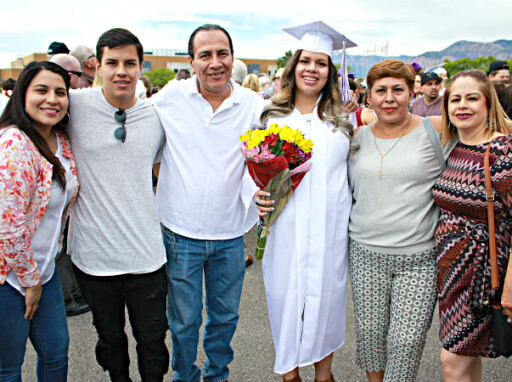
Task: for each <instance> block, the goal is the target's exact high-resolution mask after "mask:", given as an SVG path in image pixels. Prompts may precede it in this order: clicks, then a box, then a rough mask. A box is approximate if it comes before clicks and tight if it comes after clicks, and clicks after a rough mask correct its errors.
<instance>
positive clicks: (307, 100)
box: [255, 22, 353, 382]
mask: <svg viewBox="0 0 512 382" xmlns="http://www.w3.org/2000/svg"><path fill="white" fill-rule="evenodd" d="M313 25H314V28H315V29H318V22H317V23H313V24H308V25H306V26H302V28H303V27H306V28H305V29H306V33H303V31H301V30H299V31H298V32H297V28H290V29H292V31H291V32H290V29H288V30H286V31H287V32H289V33H290V34H292V35H294V36H295V37H298V38H299V39H300V38H301V37H302V40H301V46H304V49H299V50H297V51H296V52H295V54H294V55H293V56H292V57H291V59H290V61H289V62H288V64H287V66H286V68H285V69H284V72H283V75H282V77H281V84H280V90H279V94H278V95H277V96H276V97H274V98H273V100H272V102H271V104H269V105H267V107H266V108H265V110H264V112H263V114H262V122H263V123H264V124H266V126H267V127H269V126H270V125H272V124H274V123H277V124H278V125H279V126H281V127H282V126H284V125H288V126H290V127H291V128H292V129H300V130H301V131H302V132H303V133H304V134H305V137H306V138H307V139H311V140H312V141H313V144H314V146H313V151H312V157H311V159H310V160H311V161H312V167H311V170H310V171H309V172H308V173H307V174H306V175H305V177H304V179H303V180H302V182H301V183H300V185H299V186H298V187H297V189H296V190H295V193H294V194H293V196H292V197H291V199H290V200H289V202H288V204H287V205H286V207H285V208H284V210H283V212H282V214H281V215H280V216H279V217H278V218H277V221H276V223H275V224H274V225H273V226H272V227H271V228H270V232H271V233H270V236H269V238H268V242H267V246H266V250H265V255H264V258H263V277H264V281H265V289H266V295H267V304H268V311H269V317H270V324H271V327H272V334H273V338H274V346H275V351H276V361H275V367H274V370H275V372H276V373H279V374H283V380H284V381H300V377H299V369H298V368H299V367H300V366H306V365H310V364H314V365H315V381H317V382H320V381H326V382H327V381H329V382H330V381H334V377H333V375H332V373H331V363H332V355H333V352H334V351H335V350H336V349H338V348H339V347H340V346H342V345H343V343H344V340H345V314H346V310H345V305H346V285H347V272H348V271H347V229H348V218H349V214H350V207H351V204H352V196H351V193H350V189H349V186H348V181H347V159H348V154H349V149H350V139H351V137H352V135H353V127H352V125H351V124H350V123H348V122H347V121H346V120H345V119H342V118H341V113H342V103H341V97H340V91H339V87H338V79H337V70H336V67H335V66H334V65H333V63H332V60H331V56H332V50H333V40H334V49H339V48H341V47H342V46H343V45H342V44H343V40H341V41H340V39H342V38H344V36H342V35H341V34H339V33H338V32H336V31H334V30H333V29H331V28H330V27H328V26H327V25H325V24H323V23H321V25H320V31H318V30H317V31H314V32H312V33H310V32H311V31H310V30H308V28H309V27H311V26H313ZM299 29H300V27H299ZM297 34H299V35H298V36H297ZM308 35H309V37H308ZM311 35H312V36H311ZM310 37H311V38H310ZM308 38H309V40H312V41H310V42H308V41H307V40H308ZM346 41H349V40H346ZM340 45H341V46H340ZM263 195H266V193H265V192H264V191H259V192H257V193H256V196H255V201H256V203H257V205H258V209H259V213H260V215H261V214H264V213H266V212H269V211H270V208H271V203H272V200H270V201H263V200H261V199H260V198H261V197H262V196H263Z"/></svg>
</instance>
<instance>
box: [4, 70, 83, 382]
mask: <svg viewBox="0 0 512 382" xmlns="http://www.w3.org/2000/svg"><path fill="white" fill-rule="evenodd" d="M69 81H70V79H69V75H68V73H67V72H66V71H65V70H64V69H62V68H61V67H60V66H58V65H56V64H54V63H51V62H47V61H43V62H32V63H30V64H29V65H27V66H26V67H25V69H24V70H23V71H22V72H21V74H20V77H19V79H18V81H17V83H16V87H15V88H14V91H13V94H12V96H11V98H10V101H9V103H8V104H7V106H6V109H5V111H4V113H3V114H2V116H1V117H0V179H2V181H1V183H0V338H1V343H2V345H1V346H0V380H1V381H4V380H8V381H11V380H18V379H19V380H21V366H22V364H23V359H24V355H25V348H26V342H27V339H28V338H30V341H31V342H32V344H33V346H34V348H35V350H36V352H37V355H38V362H37V378H38V380H39V381H65V380H66V379H67V368H68V354H67V352H68V345H69V334H68V330H67V324H66V312H65V309H64V300H63V297H62V291H61V286H60V282H59V277H58V273H57V272H56V269H55V256H56V254H57V251H58V246H59V237H60V235H61V230H62V223H63V221H65V217H66V216H67V211H68V208H69V206H70V205H71V204H72V202H73V200H74V198H75V196H76V193H77V190H78V183H77V180H76V168H75V164H74V160H73V157H72V155H71V150H70V148H69V143H68V141H67V138H66V135H65V134H64V132H63V131H62V128H64V127H65V126H66V124H67V122H68V120H69V118H68V116H67V110H68V105H69V101H68V90H69Z"/></svg>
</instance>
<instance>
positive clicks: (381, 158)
mask: <svg viewBox="0 0 512 382" xmlns="http://www.w3.org/2000/svg"><path fill="white" fill-rule="evenodd" d="M378 122H379V121H378V120H377V121H376V122H375V125H373V128H374V134H373V142H375V148H376V149H377V152H378V153H379V155H380V168H379V174H378V175H379V180H382V163H383V162H384V157H385V156H386V155H388V154H389V153H390V152H391V150H393V149H394V148H395V146H396V145H397V144H398V142H400V141H401V140H402V138H403V137H404V135H405V133H407V130H409V127H411V123H412V114H411V113H409V123H408V124H407V127H406V128H405V130H404V131H403V132H402V135H400V138H398V140H397V141H396V142H395V143H393V146H391V147H390V148H389V150H388V151H386V152H385V153H384V154H382V152H381V151H380V150H379V146H378V145H377V137H376V136H375V133H376V132H377V123H378Z"/></svg>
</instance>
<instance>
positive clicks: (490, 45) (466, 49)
mask: <svg viewBox="0 0 512 382" xmlns="http://www.w3.org/2000/svg"><path fill="white" fill-rule="evenodd" d="M488 56H493V57H495V58H496V59H501V60H509V59H511V58H512V40H496V41H493V42H474V41H465V40H461V41H457V42H456V43H453V44H452V45H450V46H449V47H447V48H446V49H443V50H441V51H437V52H434V51H432V52H425V53H423V54H421V55H419V56H405V55H402V56H388V57H383V56H376V55H372V56H370V55H368V56H360V55H359V56H352V55H349V54H347V64H348V65H349V66H350V67H351V68H352V72H353V73H354V74H355V75H356V77H363V76H365V75H366V73H367V72H368V70H369V69H370V68H371V67H372V65H374V64H376V63H378V62H380V61H382V60H384V59H386V58H395V59H397V60H401V61H404V62H411V61H413V60H414V59H416V58H418V61H417V62H418V63H419V64H420V65H421V66H422V67H423V68H424V69H428V68H429V67H431V66H433V65H436V64H440V63H442V62H444V60H445V59H448V60H450V61H455V60H459V59H461V58H465V57H469V58H471V59H474V58H477V57H488ZM333 61H334V62H336V63H339V62H341V52H340V51H337V52H335V54H334V57H333Z"/></svg>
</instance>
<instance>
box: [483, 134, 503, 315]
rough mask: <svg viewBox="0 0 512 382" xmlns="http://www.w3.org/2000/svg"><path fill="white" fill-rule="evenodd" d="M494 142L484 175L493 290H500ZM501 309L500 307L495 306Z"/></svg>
mask: <svg viewBox="0 0 512 382" xmlns="http://www.w3.org/2000/svg"><path fill="white" fill-rule="evenodd" d="M491 144H492V140H491V141H490V142H489V145H488V146H487V150H485V156H484V173H485V189H486V192H487V195H486V196H487V219H488V227H489V254H490V255H491V285H492V289H493V290H498V289H499V288H500V279H499V274H498V256H497V255H496V231H495V227H494V193H493V191H492V180H491V170H490V168H489V151H490V149H491ZM494 307H495V308H499V307H500V306H499V304H498V305H494Z"/></svg>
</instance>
